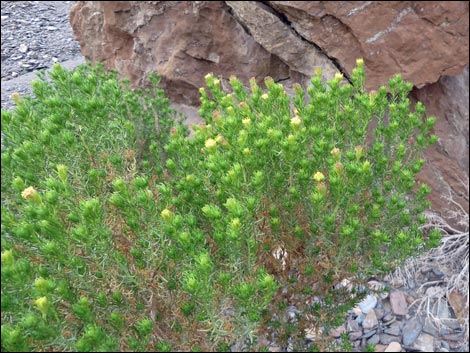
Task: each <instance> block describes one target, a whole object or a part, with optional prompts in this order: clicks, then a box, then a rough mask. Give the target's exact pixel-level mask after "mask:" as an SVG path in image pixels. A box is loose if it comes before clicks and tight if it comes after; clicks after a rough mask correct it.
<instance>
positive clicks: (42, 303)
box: [35, 297, 50, 316]
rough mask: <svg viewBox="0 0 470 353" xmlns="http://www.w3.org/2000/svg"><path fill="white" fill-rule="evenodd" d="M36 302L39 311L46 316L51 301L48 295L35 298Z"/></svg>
mask: <svg viewBox="0 0 470 353" xmlns="http://www.w3.org/2000/svg"><path fill="white" fill-rule="evenodd" d="M35 304H36V306H37V308H38V309H39V311H40V312H41V313H42V316H46V315H47V312H48V311H49V307H50V303H49V300H48V299H47V297H40V298H38V299H36V300H35Z"/></svg>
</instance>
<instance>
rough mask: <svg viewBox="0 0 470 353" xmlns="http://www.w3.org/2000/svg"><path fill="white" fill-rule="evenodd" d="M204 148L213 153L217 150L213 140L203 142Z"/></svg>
mask: <svg viewBox="0 0 470 353" xmlns="http://www.w3.org/2000/svg"><path fill="white" fill-rule="evenodd" d="M205 146H206V148H207V150H209V151H211V152H214V151H215V150H216V148H217V141H216V140H214V139H208V140H206V142H205Z"/></svg>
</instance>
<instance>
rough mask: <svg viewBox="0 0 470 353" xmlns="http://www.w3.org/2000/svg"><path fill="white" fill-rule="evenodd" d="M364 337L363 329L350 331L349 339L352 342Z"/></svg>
mask: <svg viewBox="0 0 470 353" xmlns="http://www.w3.org/2000/svg"><path fill="white" fill-rule="evenodd" d="M361 337H362V331H354V332H349V340H350V341H351V342H352V341H356V340H358V339H359V338H361Z"/></svg>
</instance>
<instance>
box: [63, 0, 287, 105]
mask: <svg viewBox="0 0 470 353" xmlns="http://www.w3.org/2000/svg"><path fill="white" fill-rule="evenodd" d="M70 21H71V24H72V27H73V30H74V35H75V37H76V38H77V39H78V41H79V42H80V46H81V50H82V54H83V55H84V56H85V58H87V59H89V60H91V61H92V62H104V63H105V65H106V67H107V68H108V69H118V70H119V71H120V72H121V74H122V75H123V76H124V77H127V78H129V79H130V80H131V82H132V83H133V84H134V85H135V86H141V85H143V84H145V82H146V81H145V78H146V76H147V75H148V74H149V73H151V72H158V73H160V74H161V75H162V78H163V79H162V88H164V89H165V90H166V92H167V94H168V96H169V97H170V98H171V99H172V101H174V102H177V103H185V104H191V105H196V104H198V102H199V93H198V88H199V87H201V86H203V84H204V75H205V74H207V73H208V72H213V73H214V74H215V75H217V76H222V77H224V78H227V79H228V78H229V77H230V75H236V76H237V77H239V78H240V79H241V80H243V81H244V82H248V80H249V78H251V77H257V78H259V79H260V80H261V79H263V78H264V77H266V76H271V77H273V78H274V79H275V80H278V79H283V78H286V77H287V76H288V73H289V68H288V66H287V65H286V64H285V63H283V62H282V61H281V60H279V59H278V58H277V57H276V56H275V55H272V54H271V53H269V52H268V51H267V50H265V49H264V48H263V47H262V46H261V45H260V44H259V43H257V42H256V41H255V40H254V39H253V37H252V36H250V35H249V34H248V33H247V32H246V31H245V29H244V28H243V27H242V26H241V25H240V24H239V23H238V22H237V21H236V20H235V19H234V18H233V16H232V15H231V14H230V12H229V7H228V6H227V5H226V4H225V3H224V2H223V1H196V2H193V1H109V2H108V1H78V2H77V4H76V5H74V7H73V8H72V11H71V15H70Z"/></svg>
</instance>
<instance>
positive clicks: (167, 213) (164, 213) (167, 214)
mask: <svg viewBox="0 0 470 353" xmlns="http://www.w3.org/2000/svg"><path fill="white" fill-rule="evenodd" d="M160 214H161V216H162V218H163V219H164V220H165V221H166V222H170V221H171V220H172V219H173V216H174V214H173V212H171V211H170V210H169V209H167V208H165V209H164V210H163V211H162V212H161V213H160Z"/></svg>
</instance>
